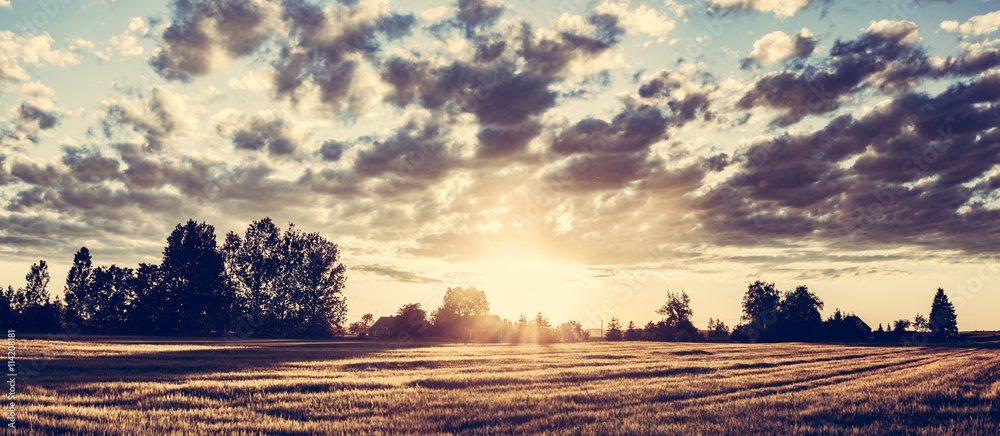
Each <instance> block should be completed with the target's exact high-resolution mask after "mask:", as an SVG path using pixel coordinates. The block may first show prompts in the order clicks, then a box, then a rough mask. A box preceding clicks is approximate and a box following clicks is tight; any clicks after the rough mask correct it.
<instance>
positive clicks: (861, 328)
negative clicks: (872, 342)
mask: <svg viewBox="0 0 1000 436" xmlns="http://www.w3.org/2000/svg"><path fill="white" fill-rule="evenodd" d="M844 324H847V325H853V326H857V331H858V332H859V333H862V334H863V335H864V336H868V335H870V334H872V328H871V327H870V326H869V325H868V324H865V322H864V321H862V320H861V318H858V316H857V315H847V316H846V317H844Z"/></svg>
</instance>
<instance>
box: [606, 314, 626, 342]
mask: <svg viewBox="0 0 1000 436" xmlns="http://www.w3.org/2000/svg"><path fill="white" fill-rule="evenodd" d="M623 337H624V335H623V334H622V325H621V323H620V322H618V318H611V321H610V322H608V329H607V330H606V331H605V332H604V339H607V340H609V341H620V340H622V338H623Z"/></svg>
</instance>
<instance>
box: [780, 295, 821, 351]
mask: <svg viewBox="0 0 1000 436" xmlns="http://www.w3.org/2000/svg"><path fill="white" fill-rule="evenodd" d="M821 309H823V301H822V300H820V299H819V297H817V296H816V294H814V293H812V292H809V288H807V287H805V286H796V287H795V290H794V291H790V292H786V293H785V298H784V299H783V300H782V301H781V304H780V306H779V325H780V326H781V327H780V333H779V336H780V337H782V338H784V339H790V340H796V341H803V340H816V339H819V338H820V336H821V335H822V332H823V318H822V316H821V315H820V313H819V311H820V310H821Z"/></svg>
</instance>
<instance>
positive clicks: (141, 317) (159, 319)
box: [129, 263, 169, 333]
mask: <svg viewBox="0 0 1000 436" xmlns="http://www.w3.org/2000/svg"><path fill="white" fill-rule="evenodd" d="M161 282H162V274H161V272H160V267H159V265H155V264H148V263H140V264H139V268H138V269H136V270H135V277H134V282H133V284H132V286H131V288H132V290H133V292H134V293H135V301H134V302H133V304H132V316H131V317H130V318H131V320H130V323H129V324H130V326H131V328H132V330H133V331H136V332H143V333H152V332H156V331H160V330H163V329H161V328H160V326H162V325H165V324H167V323H169V320H167V319H165V318H166V317H167V316H168V315H167V314H166V313H165V311H164V310H163V309H164V308H165V307H166V305H167V299H166V297H167V295H165V294H164V293H162V292H159V291H161V290H162V288H161V286H160V283H161Z"/></svg>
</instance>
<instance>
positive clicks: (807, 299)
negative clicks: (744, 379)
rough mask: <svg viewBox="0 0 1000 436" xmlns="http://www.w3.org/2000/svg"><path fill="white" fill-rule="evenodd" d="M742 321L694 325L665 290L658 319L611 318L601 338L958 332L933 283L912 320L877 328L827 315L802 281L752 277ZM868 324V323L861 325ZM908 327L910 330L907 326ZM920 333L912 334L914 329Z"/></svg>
mask: <svg viewBox="0 0 1000 436" xmlns="http://www.w3.org/2000/svg"><path fill="white" fill-rule="evenodd" d="M742 308H743V315H742V317H741V323H740V324H739V325H737V326H736V327H735V328H733V329H732V331H730V329H729V327H727V326H726V325H725V323H723V322H722V321H721V320H717V319H712V318H709V320H708V328H707V330H705V331H699V330H698V329H696V328H695V327H694V325H693V324H692V323H691V316H692V314H693V312H692V310H691V306H690V299H689V298H688V296H687V293H685V292H683V291H681V292H676V293H675V292H668V293H667V302H666V304H664V305H663V307H661V308H660V309H659V310H658V311H657V313H659V314H660V315H662V316H663V317H664V319H663V320H661V321H660V322H657V323H654V322H652V321H650V322H649V323H647V324H646V325H645V327H637V326H636V325H635V323H633V322H632V321H629V323H628V326H622V324H621V323H620V322H619V320H618V319H617V318H612V320H611V323H610V324H609V325H608V330H607V333H606V334H605V338H606V339H607V340H609V341H671V340H672V341H685V342H686V341H700V340H706V339H709V340H711V339H729V340H734V341H740V342H785V341H802V342H824V341H827V342H830V341H865V340H911V341H914V342H926V341H930V340H946V339H950V338H954V337H956V336H958V318H957V316H956V314H955V309H954V306H953V305H952V304H951V302H950V301H949V300H948V296H947V295H946V294H945V293H944V290H943V289H941V288H938V290H937V292H936V293H935V295H934V299H933V301H932V302H931V311H930V314H929V315H927V316H924V315H919V314H918V315H917V316H916V317H914V320H913V321H912V322H911V321H909V320H907V319H900V320H897V321H895V322H894V323H892V324H893V325H892V327H891V330H887V329H885V328H884V327H883V326H882V325H881V324H880V325H879V328H878V330H874V331H873V330H872V329H871V328H870V327H869V326H867V325H865V324H864V322H863V321H862V320H861V319H860V318H858V317H857V316H855V315H853V314H846V313H844V312H841V311H840V309H837V310H836V311H835V312H834V313H833V314H832V315H830V316H829V317H828V318H827V319H825V320H824V319H823V317H822V315H821V314H820V310H822V309H823V301H822V300H821V299H820V298H819V297H818V296H816V294H815V293H813V292H811V291H809V288H808V287H806V286H797V287H795V289H794V290H792V291H787V292H784V293H781V292H779V291H778V289H777V288H776V287H775V285H774V283H765V282H763V281H760V280H758V281H755V282H753V283H751V284H750V285H749V286H748V287H747V292H746V294H744V296H743V301H742ZM866 327H867V328H866ZM911 327H912V328H913V330H911V329H910V328H911ZM915 334H916V335H919V339H914V338H915V336H914V335H915Z"/></svg>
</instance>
